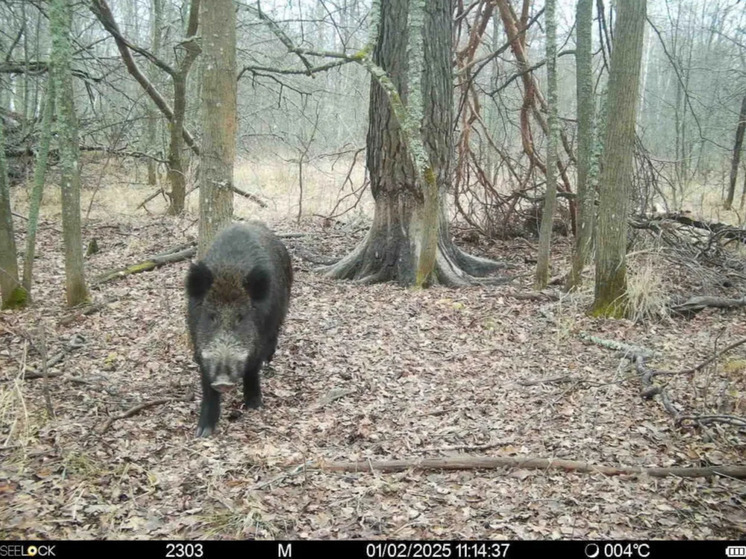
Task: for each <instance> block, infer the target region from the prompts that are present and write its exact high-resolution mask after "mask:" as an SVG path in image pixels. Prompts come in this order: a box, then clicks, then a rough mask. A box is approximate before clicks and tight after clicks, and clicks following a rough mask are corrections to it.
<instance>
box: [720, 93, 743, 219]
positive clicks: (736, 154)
mask: <svg viewBox="0 0 746 559" xmlns="http://www.w3.org/2000/svg"><path fill="white" fill-rule="evenodd" d="M745 130H746V95H744V96H743V101H741V112H740V114H739V115H738V126H737V127H736V141H735V142H734V144H733V159H732V160H731V165H730V186H729V187H728V197H727V198H726V199H725V209H726V210H729V209H730V208H731V206H733V198H734V197H735V195H736V181H737V180H738V164H739V162H740V161H741V148H742V147H743V134H744V131H745Z"/></svg>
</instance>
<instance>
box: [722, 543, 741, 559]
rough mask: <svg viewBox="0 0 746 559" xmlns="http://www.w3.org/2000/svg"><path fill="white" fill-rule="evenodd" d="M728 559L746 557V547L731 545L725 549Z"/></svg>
mask: <svg viewBox="0 0 746 559" xmlns="http://www.w3.org/2000/svg"><path fill="white" fill-rule="evenodd" d="M725 555H727V556H728V557H746V545H729V546H728V547H726V548H725Z"/></svg>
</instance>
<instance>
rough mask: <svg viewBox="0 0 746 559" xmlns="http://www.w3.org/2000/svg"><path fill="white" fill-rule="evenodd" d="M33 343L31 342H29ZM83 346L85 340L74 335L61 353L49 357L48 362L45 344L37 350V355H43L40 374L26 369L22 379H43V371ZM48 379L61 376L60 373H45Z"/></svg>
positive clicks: (32, 369) (28, 368)
mask: <svg viewBox="0 0 746 559" xmlns="http://www.w3.org/2000/svg"><path fill="white" fill-rule="evenodd" d="M31 341H32V343H33V340H31ZM83 344H85V338H84V337H83V336H81V335H80V334H75V335H74V336H73V337H72V338H70V340H69V341H68V342H67V343H66V344H65V346H64V349H63V351H60V352H58V353H55V354H54V355H53V356H52V357H50V358H49V359H48V360H47V359H46V344H45V347H44V348H43V350H42V349H41V348H39V353H40V354H42V353H43V354H44V356H43V357H42V359H43V361H42V366H41V370H42V372H39V371H38V370H37V369H35V368H33V367H27V368H26V371H25V373H24V375H23V378H24V379H26V380H33V379H38V378H44V372H43V371H44V369H49V368H51V367H54V366H55V365H57V364H58V363H60V362H61V361H62V360H63V359H64V358H65V355H67V354H68V353H70V352H71V351H73V350H76V349H78V348H81V347H83ZM46 375H47V377H48V378H52V377H59V376H62V373H53V372H47V373H46Z"/></svg>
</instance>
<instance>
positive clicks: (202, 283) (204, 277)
mask: <svg viewBox="0 0 746 559" xmlns="http://www.w3.org/2000/svg"><path fill="white" fill-rule="evenodd" d="M213 279H214V278H213V277H212V272H211V271H210V268H208V267H207V265H206V264H204V263H203V262H198V263H197V264H194V263H192V265H191V266H189V273H188V274H187V279H186V288H187V294H188V295H189V297H192V298H194V299H202V298H203V297H204V296H205V295H207V291H208V289H210V286H211V285H212V281H213Z"/></svg>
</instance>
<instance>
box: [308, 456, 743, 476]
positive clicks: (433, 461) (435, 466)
mask: <svg viewBox="0 0 746 559" xmlns="http://www.w3.org/2000/svg"><path fill="white" fill-rule="evenodd" d="M295 467H297V465H296V466H295ZM497 468H520V469H524V470H565V471H569V472H579V473H588V474H603V475H608V476H615V475H629V476H638V475H648V476H652V477H668V476H674V477H686V478H691V477H713V476H718V475H719V476H726V477H731V478H736V479H744V478H746V466H708V467H670V468H645V467H641V466H601V465H596V464H591V463H590V462H580V461H576V460H558V459H551V458H531V457H526V456H494V457H493V456H466V455H464V456H453V457H447V458H426V459H422V460H416V459H413V460H360V461H357V462H323V461H321V462H312V463H311V464H310V465H308V466H307V467H306V469H307V470H319V471H326V472H374V471H375V472H404V471H407V470H412V469H414V470H494V469H497Z"/></svg>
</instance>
